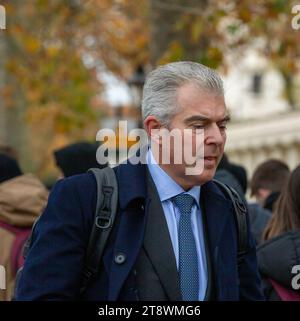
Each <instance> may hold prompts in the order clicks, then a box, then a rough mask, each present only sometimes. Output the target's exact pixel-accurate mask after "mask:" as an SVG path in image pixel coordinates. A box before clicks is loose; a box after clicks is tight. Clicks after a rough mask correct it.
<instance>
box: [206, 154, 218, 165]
mask: <svg viewBox="0 0 300 321" xmlns="http://www.w3.org/2000/svg"><path fill="white" fill-rule="evenodd" d="M216 163H217V157H215V156H205V157H204V164H205V165H206V166H215V165H216Z"/></svg>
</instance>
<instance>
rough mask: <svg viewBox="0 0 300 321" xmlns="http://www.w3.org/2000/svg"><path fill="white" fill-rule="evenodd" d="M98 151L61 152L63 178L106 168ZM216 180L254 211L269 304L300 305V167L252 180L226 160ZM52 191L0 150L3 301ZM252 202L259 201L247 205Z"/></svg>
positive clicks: (259, 171)
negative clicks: (296, 277) (298, 282)
mask: <svg viewBox="0 0 300 321" xmlns="http://www.w3.org/2000/svg"><path fill="white" fill-rule="evenodd" d="M97 148H98V146H97V145H96V144H90V143H87V142H80V143H75V144H72V145H69V146H66V147H64V148H62V149H59V150H57V151H55V152H54V154H53V157H54V159H55V162H56V165H57V166H58V168H59V169H60V171H61V173H62V177H68V176H72V175H76V174H80V173H84V172H86V171H87V170H88V169H89V168H92V167H99V168H101V167H103V166H100V165H99V164H98V162H97V161H96V157H95V155H96V151H97ZM215 178H216V179H218V180H220V181H221V182H223V183H225V184H227V185H229V186H231V187H233V188H234V189H235V190H236V191H237V192H238V193H239V194H240V196H241V197H242V198H243V199H244V200H245V202H246V203H247V205H248V212H249V220H250V222H249V224H250V228H251V231H252V233H253V235H254V238H255V240H256V242H257V259H258V267H259V271H260V273H261V277H262V286H263V291H264V294H265V297H266V299H267V300H271V301H274V300H275V301H276V300H300V292H299V291H297V289H295V288H294V287H293V284H292V282H291V279H292V277H293V274H292V273H293V272H292V271H293V267H295V266H297V263H298V264H299V262H300V165H299V166H297V167H296V168H295V169H294V170H293V171H290V169H289V167H288V166H287V164H285V163H284V162H282V161H280V160H276V159H270V160H267V161H265V162H263V163H262V164H260V165H259V166H258V167H257V168H256V169H255V171H254V174H253V175H252V177H251V179H250V180H249V179H248V177H247V172H246V169H245V168H244V167H243V166H241V165H237V164H233V163H231V162H230V160H229V159H228V158H227V156H226V155H225V154H224V156H223V158H222V160H221V162H220V164H219V166H218V169H217V172H216V176H215ZM49 189H51V186H46V185H45V184H43V182H42V181H41V180H40V179H38V178H37V177H36V176H35V175H33V174H30V173H23V172H22V169H21V168H20V165H19V163H18V158H17V154H16V153H15V151H14V150H13V149H12V148H9V147H7V146H2V147H0V239H1V243H0V265H2V266H4V267H5V269H6V283H7V288H6V290H5V291H2V290H1V291H0V301H1V300H11V298H12V296H13V290H14V283H15V277H16V274H17V271H18V269H19V268H20V267H21V266H22V265H23V263H24V262H23V248H24V245H25V244H26V240H27V239H28V237H29V236H30V232H31V228H32V226H33V224H34V222H35V221H36V220H37V218H38V217H39V215H40V214H41V213H42V211H43V209H44V207H45V206H46V204H47V198H48V194H49ZM249 190H250V197H249V195H248V194H247V191H249ZM246 195H247V197H246ZM250 198H251V199H252V200H254V201H247V199H250ZM299 272H300V271H299Z"/></svg>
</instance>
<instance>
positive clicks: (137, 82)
mask: <svg viewBox="0 0 300 321" xmlns="http://www.w3.org/2000/svg"><path fill="white" fill-rule="evenodd" d="M145 78H146V76H145V71H144V68H143V66H142V65H139V66H138V67H137V68H136V70H135V72H134V73H133V75H132V77H131V78H130V79H129V80H128V86H129V89H130V92H131V97H132V98H131V99H132V105H133V107H135V108H136V109H137V111H138V127H139V128H142V127H143V122H142V116H141V107H142V97H143V87H144V83H145Z"/></svg>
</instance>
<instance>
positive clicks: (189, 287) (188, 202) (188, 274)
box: [172, 194, 199, 301]
mask: <svg viewBox="0 0 300 321" xmlns="http://www.w3.org/2000/svg"><path fill="white" fill-rule="evenodd" d="M172 200H173V202H174V204H175V205H176V206H177V207H178V209H179V211H180V219H179V228H178V242H179V280H180V288H181V294H182V299H183V300H184V301H198V300H199V274H198V258H197V249H196V243H195V238H194V234H193V230H192V221H191V210H192V206H193V204H194V201H195V200H194V198H193V197H192V196H191V195H189V194H179V195H177V196H175V197H173V198H172Z"/></svg>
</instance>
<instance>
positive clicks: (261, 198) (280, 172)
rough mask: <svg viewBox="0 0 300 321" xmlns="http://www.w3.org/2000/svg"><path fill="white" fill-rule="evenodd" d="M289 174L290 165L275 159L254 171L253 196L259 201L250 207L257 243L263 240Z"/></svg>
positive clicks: (251, 185)
mask: <svg viewBox="0 0 300 321" xmlns="http://www.w3.org/2000/svg"><path fill="white" fill-rule="evenodd" d="M289 174H290V171H289V168H288V166H287V165H286V164H285V163H283V162H282V161H280V160H275V159H270V160H267V161H265V162H263V163H261V164H260V165H259V166H258V167H257V168H256V170H255V171H254V173H253V176H252V180H251V183H250V188H251V196H254V197H255V198H256V201H257V202H256V203H250V204H248V209H249V218H250V224H251V230H252V233H253V236H254V238H255V240H256V242H257V244H260V243H261V241H262V234H263V231H264V229H265V228H266V226H267V223H268V221H269V220H270V218H271V215H272V211H273V206H274V203H275V201H276V200H277V198H278V196H279V194H280V191H281V189H282V186H283V185H284V183H285V182H286V180H287V179H288V177H289Z"/></svg>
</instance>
